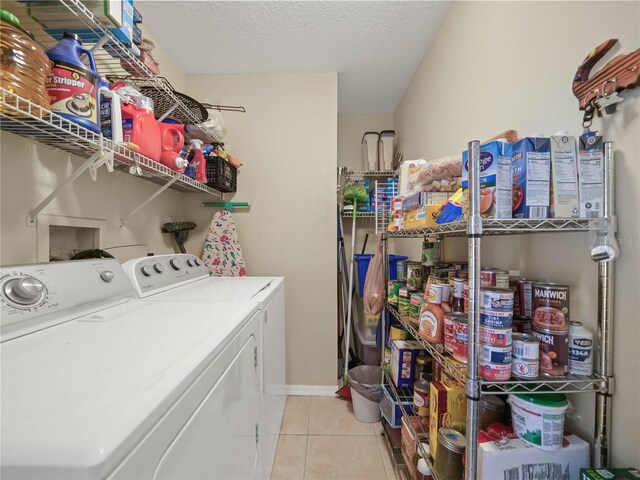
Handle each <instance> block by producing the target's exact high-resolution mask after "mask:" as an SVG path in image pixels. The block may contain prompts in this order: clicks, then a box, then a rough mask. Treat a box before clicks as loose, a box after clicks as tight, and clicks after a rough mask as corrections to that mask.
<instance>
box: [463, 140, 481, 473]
mask: <svg viewBox="0 0 640 480" xmlns="http://www.w3.org/2000/svg"><path fill="white" fill-rule="evenodd" d="M468 153H469V188H468V190H467V191H468V194H469V202H468V203H469V217H468V219H467V244H468V247H467V248H468V255H469V313H468V318H469V351H468V360H467V362H468V364H467V381H466V385H465V390H466V395H467V432H466V437H467V448H466V464H465V472H466V476H465V478H466V479H467V480H475V479H476V477H477V460H478V419H479V405H480V379H479V377H478V354H479V350H480V345H479V344H480V309H479V308H478V307H479V302H478V299H479V298H480V242H481V239H482V218H481V217H480V142H479V141H477V140H474V141H472V142H469V145H468Z"/></svg>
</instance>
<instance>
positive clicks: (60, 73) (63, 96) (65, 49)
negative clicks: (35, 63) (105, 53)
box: [45, 32, 100, 133]
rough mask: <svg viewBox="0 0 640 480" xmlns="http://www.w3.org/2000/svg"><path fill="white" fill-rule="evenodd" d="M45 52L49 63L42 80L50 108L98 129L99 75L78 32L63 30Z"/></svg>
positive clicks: (84, 125) (71, 119)
mask: <svg viewBox="0 0 640 480" xmlns="http://www.w3.org/2000/svg"><path fill="white" fill-rule="evenodd" d="M45 53H46V54H47V56H48V57H49V59H50V60H51V64H52V65H51V74H50V75H49V76H48V77H47V83H46V87H47V93H48V94H49V99H50V100H51V110H52V111H54V112H56V113H59V114H60V115H62V116H63V117H65V118H66V119H68V120H70V121H72V122H75V123H78V124H80V125H82V126H83V127H85V128H87V129H89V130H92V131H94V132H96V133H100V121H99V119H98V87H99V83H98V82H99V78H98V70H97V69H96V64H95V61H94V59H93V55H92V54H91V52H90V51H89V50H87V49H86V48H84V47H83V46H82V43H81V42H80V37H78V35H76V34H75V33H70V32H65V33H64V35H63V37H62V40H60V42H59V43H58V44H57V45H56V46H54V47H51V48H50V49H49V50H47V51H46V52H45ZM83 55H86V56H87V59H88V61H89V66H88V67H87V66H86V65H85V64H84V62H83V61H82V60H81V58H82V56H83Z"/></svg>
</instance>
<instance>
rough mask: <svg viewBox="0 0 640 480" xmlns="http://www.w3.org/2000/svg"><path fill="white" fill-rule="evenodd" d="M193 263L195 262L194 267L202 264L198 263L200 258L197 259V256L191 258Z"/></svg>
mask: <svg viewBox="0 0 640 480" xmlns="http://www.w3.org/2000/svg"><path fill="white" fill-rule="evenodd" d="M193 263H194V264H195V266H196V267H199V266H200V265H202V263H200V260H198V259H197V258H194V259H193Z"/></svg>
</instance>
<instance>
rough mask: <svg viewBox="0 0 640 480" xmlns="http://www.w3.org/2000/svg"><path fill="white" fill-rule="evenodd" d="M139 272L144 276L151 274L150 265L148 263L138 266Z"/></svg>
mask: <svg viewBox="0 0 640 480" xmlns="http://www.w3.org/2000/svg"><path fill="white" fill-rule="evenodd" d="M140 273H142V274H143V275H144V276H145V277H150V276H151V267H149V265H143V266H142V267H140Z"/></svg>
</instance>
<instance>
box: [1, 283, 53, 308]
mask: <svg viewBox="0 0 640 480" xmlns="http://www.w3.org/2000/svg"><path fill="white" fill-rule="evenodd" d="M3 290H4V291H3V293H4V294H5V296H6V297H7V298H8V299H9V300H12V301H14V302H15V303H19V304H20V305H33V304H34V303H37V302H38V301H39V300H40V299H41V298H42V295H43V293H44V285H43V284H42V282H41V281H40V280H38V279H37V278H34V277H28V276H25V277H18V278H14V279H12V280H9V281H8V282H7V283H5V284H4V289H3Z"/></svg>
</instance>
